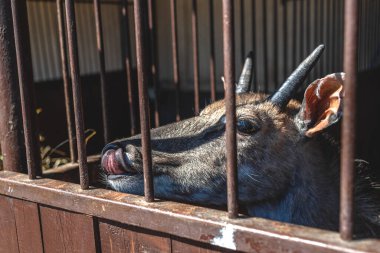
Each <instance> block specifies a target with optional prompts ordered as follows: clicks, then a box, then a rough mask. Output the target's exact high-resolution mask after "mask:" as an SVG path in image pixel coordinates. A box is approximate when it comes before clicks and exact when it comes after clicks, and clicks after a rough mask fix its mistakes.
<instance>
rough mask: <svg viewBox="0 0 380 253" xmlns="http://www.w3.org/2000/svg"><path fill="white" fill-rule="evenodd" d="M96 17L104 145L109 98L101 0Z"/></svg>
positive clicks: (95, 9)
mask: <svg viewBox="0 0 380 253" xmlns="http://www.w3.org/2000/svg"><path fill="white" fill-rule="evenodd" d="M94 16H95V26H96V44H97V47H98V48H97V49H98V59H99V68H100V69H99V70H100V90H101V99H102V119H103V137H104V143H108V142H109V139H110V138H109V130H108V108H107V107H108V103H107V102H108V101H107V100H108V98H107V82H106V62H105V58H104V42H103V27H102V10H101V6H100V4H99V0H94Z"/></svg>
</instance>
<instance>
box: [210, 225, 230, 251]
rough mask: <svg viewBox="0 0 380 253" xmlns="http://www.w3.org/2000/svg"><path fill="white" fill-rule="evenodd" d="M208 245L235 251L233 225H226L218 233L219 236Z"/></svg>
mask: <svg viewBox="0 0 380 253" xmlns="http://www.w3.org/2000/svg"><path fill="white" fill-rule="evenodd" d="M210 243H211V244H213V245H215V246H219V247H224V248H227V249H232V250H236V243H235V229H234V227H233V225H231V224H227V225H226V226H225V227H224V228H222V229H221V230H220V231H219V236H216V237H215V238H214V239H212V240H211V241H210Z"/></svg>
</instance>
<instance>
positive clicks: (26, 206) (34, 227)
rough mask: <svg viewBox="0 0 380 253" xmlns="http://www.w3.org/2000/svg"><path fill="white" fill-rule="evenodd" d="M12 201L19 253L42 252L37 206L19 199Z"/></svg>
mask: <svg viewBox="0 0 380 253" xmlns="http://www.w3.org/2000/svg"><path fill="white" fill-rule="evenodd" d="M12 201H13V212H14V216H15V219H16V228H17V240H18V248H19V252H20V253H21V252H22V253H24V252H25V253H30V252H36V253H39V252H43V248H42V236H41V226H40V218H39V213H38V205H37V204H36V203H33V202H29V201H24V200H19V199H13V200H12Z"/></svg>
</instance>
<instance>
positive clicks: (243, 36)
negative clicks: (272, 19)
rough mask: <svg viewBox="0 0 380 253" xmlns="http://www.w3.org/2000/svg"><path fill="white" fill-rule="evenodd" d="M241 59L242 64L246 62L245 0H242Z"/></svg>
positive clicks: (240, 3)
mask: <svg viewBox="0 0 380 253" xmlns="http://www.w3.org/2000/svg"><path fill="white" fill-rule="evenodd" d="M239 5H240V31H241V33H240V58H241V64H244V61H245V22H244V19H245V14H244V11H245V10H244V0H240V2H239Z"/></svg>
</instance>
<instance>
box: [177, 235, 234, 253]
mask: <svg viewBox="0 0 380 253" xmlns="http://www.w3.org/2000/svg"><path fill="white" fill-rule="evenodd" d="M172 252H173V253H182V252H186V253H219V252H232V251H230V250H226V249H222V248H219V247H214V246H211V245H209V244H206V243H200V242H197V241H192V240H187V239H182V238H176V237H172Z"/></svg>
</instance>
